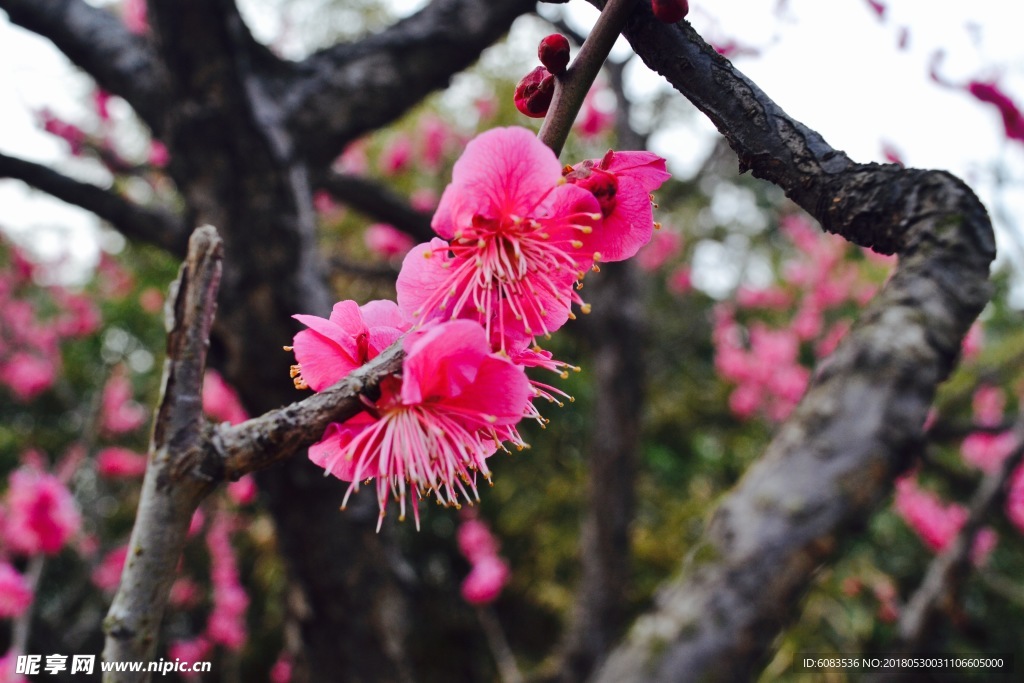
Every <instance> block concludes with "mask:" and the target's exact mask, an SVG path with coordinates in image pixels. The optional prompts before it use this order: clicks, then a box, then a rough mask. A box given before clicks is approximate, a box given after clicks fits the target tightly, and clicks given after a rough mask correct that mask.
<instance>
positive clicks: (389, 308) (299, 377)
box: [292, 300, 410, 391]
mask: <svg viewBox="0 0 1024 683" xmlns="http://www.w3.org/2000/svg"><path fill="white" fill-rule="evenodd" d="M293 317H294V318H295V319H296V320H298V321H299V322H301V323H302V324H304V325H306V326H307V327H308V328H309V329H308V330H302V331H301V332H299V333H298V334H296V335H295V340H294V341H293V342H292V346H293V348H294V350H295V359H296V360H297V361H298V364H297V365H294V366H292V377H293V378H294V380H295V386H296V387H298V388H300V389H304V388H307V387H308V388H310V389H312V390H313V391H321V390H323V389H326V388H327V387H329V386H331V385H332V384H334V383H335V382H337V381H338V380H340V379H341V378H343V377H344V376H345V375H347V374H348V373H350V372H352V371H353V370H355V369H356V368H358V367H360V366H362V365H363V364H364V363H366V362H367V361H369V360H373V359H374V358H376V357H377V356H378V355H379V354H380V352H381V351H383V350H384V349H386V348H387V347H389V346H391V344H393V343H394V342H395V341H396V340H397V339H398V338H399V337H400V336H401V334H402V333H403V332H405V331H406V330H408V329H409V327H410V323H409V321H408V320H407V319H406V318H405V316H403V315H402V312H401V311H400V310H399V308H398V306H397V305H396V304H395V303H394V302H393V301H385V300H379V301H371V302H369V303H367V304H364V305H363V306H359V305H358V304H356V302H354V301H340V302H338V303H336V304H335V305H334V309H333V310H332V311H331V316H330V318H328V319H324V318H320V317H317V316H315V315H296V316H293Z"/></svg>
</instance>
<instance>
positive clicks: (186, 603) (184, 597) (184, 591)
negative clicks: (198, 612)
mask: <svg viewBox="0 0 1024 683" xmlns="http://www.w3.org/2000/svg"><path fill="white" fill-rule="evenodd" d="M202 595H203V591H202V589H201V588H199V586H198V585H197V584H196V582H195V581H193V580H192V579H190V578H188V577H187V576H183V577H180V578H178V579H175V581H174V583H173V584H171V592H170V594H169V595H168V596H167V600H168V601H169V602H170V603H171V604H172V605H174V606H175V607H191V606H192V605H194V604H196V603H197V602H199V599H200V598H201V597H202Z"/></svg>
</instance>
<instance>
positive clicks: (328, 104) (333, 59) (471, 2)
mask: <svg viewBox="0 0 1024 683" xmlns="http://www.w3.org/2000/svg"><path fill="white" fill-rule="evenodd" d="M535 4H536V2H535V0H433V2H431V3H430V4H429V5H428V6H427V7H425V8H424V9H423V10H421V11H420V12H418V13H416V14H415V15H413V16H411V17H409V18H408V19H405V20H403V21H400V22H398V23H397V24H395V25H394V26H391V27H390V28H388V29H386V30H385V31H382V32H381V33H378V34H376V35H373V36H369V37H367V38H364V39H363V40H361V41H359V42H358V43H352V44H348V43H346V44H339V45H335V46H333V47H330V48H327V49H325V50H322V51H320V52H318V53H316V54H314V55H312V56H310V57H309V58H308V59H306V60H305V61H303V62H301V63H300V64H299V65H298V67H299V69H300V75H299V77H298V81H297V82H296V83H294V84H293V85H291V86H290V89H289V92H288V95H287V100H286V102H285V104H284V106H285V108H286V110H287V111H288V113H289V114H288V120H289V127H290V128H291V130H292V131H293V132H294V134H295V137H296V139H297V144H298V147H299V150H298V151H299V153H300V154H301V155H302V156H303V157H304V158H306V159H308V160H309V161H310V162H311V163H312V165H314V166H319V167H326V166H327V164H329V163H330V162H331V161H332V160H333V159H334V158H335V157H336V156H337V155H338V154H339V153H340V152H341V150H342V149H343V148H344V146H345V145H346V144H348V143H349V142H350V141H352V140H354V139H356V138H357V137H359V136H360V135H362V134H364V133H366V132H369V131H371V130H375V129H377V128H380V127H381V126H384V125H386V124H388V123H390V122H392V121H394V120H395V119H397V118H398V117H399V116H401V115H402V114H404V113H405V112H407V111H408V110H409V109H410V108H411V107H412V106H413V105H415V104H417V103H418V102H420V101H421V100H422V99H423V98H424V97H425V96H426V95H428V94H430V93H431V92H433V91H435V90H438V89H440V88H443V87H446V86H447V85H448V82H449V81H450V80H451V77H452V75H454V74H456V73H458V72H460V71H462V70H463V69H465V68H466V67H468V66H469V65H471V64H472V63H473V62H475V61H476V60H477V58H478V57H479V56H480V53H481V52H482V51H483V50H484V48H486V47H487V46H489V45H491V44H492V43H494V42H495V41H496V40H498V38H500V37H501V36H502V35H504V34H505V32H506V31H508V29H509V26H511V25H512V21H513V20H514V19H515V18H516V17H518V16H520V15H521V14H525V13H526V12H528V11H530V10H531V9H533V7H534V6H535Z"/></svg>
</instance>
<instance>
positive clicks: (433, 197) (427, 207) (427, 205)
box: [409, 187, 439, 213]
mask: <svg viewBox="0 0 1024 683" xmlns="http://www.w3.org/2000/svg"><path fill="white" fill-rule="evenodd" d="M438 200H439V197H438V196H437V192H434V190H432V189H430V188H429V187H421V188H419V189H418V190H414V191H413V193H412V194H411V195H409V205H410V206H411V207H412V208H414V209H416V210H417V211H423V212H424V213H427V212H433V211H434V209H436V208H437V202H438Z"/></svg>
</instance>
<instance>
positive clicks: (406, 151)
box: [380, 133, 412, 176]
mask: <svg viewBox="0 0 1024 683" xmlns="http://www.w3.org/2000/svg"><path fill="white" fill-rule="evenodd" d="M411 163H412V140H410V139H409V136H408V135H405V134H404V133H400V134H398V135H396V136H395V137H393V138H392V139H391V141H390V142H389V143H388V145H387V146H386V147H385V148H384V151H382V152H381V155H380V172H381V173H383V174H384V175H386V176H393V175H397V174H399V173H401V172H402V171H404V170H406V169H407V168H409V165H410V164H411Z"/></svg>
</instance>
